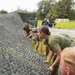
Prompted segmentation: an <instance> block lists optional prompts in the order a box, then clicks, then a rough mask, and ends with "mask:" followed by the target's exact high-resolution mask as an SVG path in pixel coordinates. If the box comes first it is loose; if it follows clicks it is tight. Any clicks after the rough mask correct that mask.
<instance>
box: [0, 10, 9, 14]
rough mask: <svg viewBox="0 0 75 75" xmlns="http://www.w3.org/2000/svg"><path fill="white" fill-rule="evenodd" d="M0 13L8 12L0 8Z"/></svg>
mask: <svg viewBox="0 0 75 75" xmlns="http://www.w3.org/2000/svg"><path fill="white" fill-rule="evenodd" d="M0 13H1V14H4V13H8V12H7V11H5V10H1V11H0Z"/></svg>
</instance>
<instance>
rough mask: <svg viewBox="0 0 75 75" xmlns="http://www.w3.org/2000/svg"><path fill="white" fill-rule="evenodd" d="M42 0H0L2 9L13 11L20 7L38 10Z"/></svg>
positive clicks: (0, 8)
mask: <svg viewBox="0 0 75 75" xmlns="http://www.w3.org/2000/svg"><path fill="white" fill-rule="evenodd" d="M40 1H41V0H0V10H5V11H7V12H13V11H15V10H17V9H18V8H20V9H23V10H27V11H36V10H37V3H38V2H40Z"/></svg>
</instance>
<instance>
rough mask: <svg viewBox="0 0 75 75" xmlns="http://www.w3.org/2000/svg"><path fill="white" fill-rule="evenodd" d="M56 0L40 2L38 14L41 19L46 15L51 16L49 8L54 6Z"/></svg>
mask: <svg viewBox="0 0 75 75" xmlns="http://www.w3.org/2000/svg"><path fill="white" fill-rule="evenodd" d="M54 3H55V0H42V1H40V2H39V3H38V10H37V15H38V18H39V19H43V18H45V17H50V16H51V15H47V14H49V13H48V12H49V10H50V9H52V8H53V5H54Z"/></svg>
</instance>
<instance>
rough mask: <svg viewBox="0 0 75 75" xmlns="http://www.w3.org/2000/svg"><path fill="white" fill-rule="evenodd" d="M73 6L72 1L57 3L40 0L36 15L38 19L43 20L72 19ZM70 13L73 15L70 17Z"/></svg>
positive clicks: (49, 0)
mask: <svg viewBox="0 0 75 75" xmlns="http://www.w3.org/2000/svg"><path fill="white" fill-rule="evenodd" d="M74 5H75V2H74V0H59V1H58V2H56V0H42V1H40V2H39V3H38V10H37V13H36V14H37V17H38V19H44V18H45V17H47V18H50V17H52V18H53V19H55V18H69V19H74V16H75V14H74V13H75V10H74ZM71 12H72V13H73V15H72V16H71Z"/></svg>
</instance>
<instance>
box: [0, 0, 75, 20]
mask: <svg viewBox="0 0 75 75" xmlns="http://www.w3.org/2000/svg"><path fill="white" fill-rule="evenodd" d="M37 6H38V9H37V11H35V12H34V11H33V12H28V11H27V10H22V9H17V10H15V11H14V12H21V13H35V14H36V17H37V18H38V19H44V18H53V19H55V18H69V19H70V20H74V19H75V2H74V0H59V1H57V0H41V1H40V2H39V3H38V4H37ZM0 13H8V12H7V11H4V10H1V11H0Z"/></svg>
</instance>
